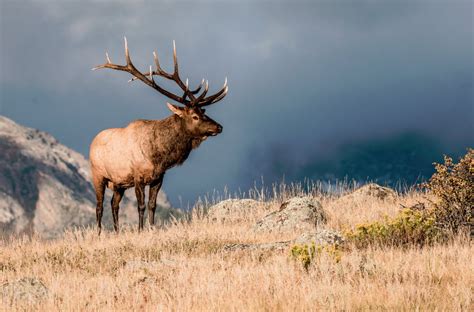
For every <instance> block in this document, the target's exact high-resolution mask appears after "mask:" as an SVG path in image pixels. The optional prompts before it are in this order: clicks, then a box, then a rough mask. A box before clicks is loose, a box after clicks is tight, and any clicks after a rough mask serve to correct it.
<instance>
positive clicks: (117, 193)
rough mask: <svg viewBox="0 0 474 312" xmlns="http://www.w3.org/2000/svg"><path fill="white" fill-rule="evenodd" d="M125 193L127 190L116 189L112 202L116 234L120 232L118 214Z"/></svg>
mask: <svg viewBox="0 0 474 312" xmlns="http://www.w3.org/2000/svg"><path fill="white" fill-rule="evenodd" d="M124 192H125V189H123V188H114V195H113V196H112V200H111V205H112V217H113V218H114V230H115V232H116V233H118V231H119V223H118V219H119V217H118V214H119V207H120V201H121V200H122V197H123V193H124Z"/></svg>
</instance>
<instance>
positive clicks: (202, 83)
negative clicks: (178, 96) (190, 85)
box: [190, 78, 204, 94]
mask: <svg viewBox="0 0 474 312" xmlns="http://www.w3.org/2000/svg"><path fill="white" fill-rule="evenodd" d="M203 85H204V78H202V80H201V83H200V84H199V86H198V87H197V88H196V89H195V90H192V91H190V92H191V93H192V94H197V93H198V92H199V91H201V88H202V86H203Z"/></svg>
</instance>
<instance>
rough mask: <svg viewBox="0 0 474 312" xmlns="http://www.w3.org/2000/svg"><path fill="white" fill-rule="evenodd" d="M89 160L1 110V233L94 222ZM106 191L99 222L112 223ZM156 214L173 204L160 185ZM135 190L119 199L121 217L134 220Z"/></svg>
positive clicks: (52, 230)
mask: <svg viewBox="0 0 474 312" xmlns="http://www.w3.org/2000/svg"><path fill="white" fill-rule="evenodd" d="M90 181H91V173H90V168H89V162H88V161H87V160H86V159H85V158H84V157H83V156H82V155H81V154H79V153H77V152H75V151H73V150H72V149H69V148H68V147H66V146H64V145H62V144H60V143H59V142H58V141H57V140H56V139H55V138H54V137H53V136H51V135H49V134H47V133H45V132H42V131H39V130H36V129H31V128H27V127H23V126H21V125H18V124H17V123H15V122H14V121H12V120H10V119H8V118H6V117H3V116H0V234H2V235H9V234H21V233H27V234H32V233H35V234H39V235H40V236H41V237H45V238H52V237H55V236H57V235H58V234H60V233H61V232H62V231H64V229H66V228H70V227H74V226H87V225H91V224H95V193H94V189H93V187H92V184H91V182H90ZM110 193H111V192H110V191H107V192H106V194H107V195H106V199H105V208H104V218H103V223H104V225H105V226H110V225H111V223H112V221H111V212H110V204H109V202H110V196H111V194H110ZM157 203H158V208H157V210H158V211H157V214H158V215H159V216H162V215H163V211H167V212H172V211H175V212H176V213H179V212H178V211H176V210H174V209H172V208H171V205H170V203H169V201H168V200H167V198H166V194H165V193H164V192H163V191H160V193H159V196H158V202H157ZM137 219H138V215H137V209H136V201H135V198H134V192H133V190H128V191H127V192H126V194H125V196H124V199H123V200H122V203H121V205H120V223H121V224H125V223H135V222H137Z"/></svg>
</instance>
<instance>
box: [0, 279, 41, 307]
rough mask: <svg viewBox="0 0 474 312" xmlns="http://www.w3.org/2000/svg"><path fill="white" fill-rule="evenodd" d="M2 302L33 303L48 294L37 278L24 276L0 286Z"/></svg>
mask: <svg viewBox="0 0 474 312" xmlns="http://www.w3.org/2000/svg"><path fill="white" fill-rule="evenodd" d="M0 293H1V295H2V297H3V301H4V302H12V301H13V302H18V301H20V302H24V303H27V304H35V303H37V302H39V301H41V300H42V299H44V298H46V296H47V295H48V289H47V288H46V286H45V285H44V284H43V282H41V281H40V280H39V279H37V278H34V277H24V278H21V279H19V280H17V281H14V282H9V283H5V284H3V285H1V286H0Z"/></svg>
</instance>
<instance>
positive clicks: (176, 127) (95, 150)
mask: <svg viewBox="0 0 474 312" xmlns="http://www.w3.org/2000/svg"><path fill="white" fill-rule="evenodd" d="M124 41H125V60H126V65H116V64H113V63H112V62H111V60H110V58H109V55H108V53H106V60H107V61H106V63H105V64H102V65H99V66H96V67H94V68H93V69H92V70H96V69H101V68H109V69H113V70H119V71H124V72H128V73H130V74H131V75H132V78H131V79H130V80H129V82H131V81H134V80H140V81H142V82H144V83H145V84H146V85H148V86H150V87H152V88H153V89H155V90H156V91H158V92H159V93H161V94H163V95H165V96H166V97H168V98H170V99H172V100H174V101H176V102H178V103H180V104H182V105H183V106H177V105H173V104H171V103H167V106H168V108H169V109H170V110H171V112H172V113H173V114H172V115H170V116H169V117H167V118H165V119H162V120H144V119H140V120H135V121H132V122H131V123H130V124H129V125H128V126H126V127H125V128H113V129H106V130H103V131H102V132H100V133H99V134H98V135H97V136H96V137H95V138H94V139H93V141H92V143H91V146H90V155H89V158H90V163H91V169H92V181H93V185H94V188H95V192H96V199H97V206H96V218H97V227H98V232H99V235H100V233H101V229H102V224H101V220H102V212H103V201H104V193H105V189H106V188H109V189H111V190H112V191H113V196H112V200H111V206H112V216H113V222H114V229H115V231H116V232H118V231H119V222H118V212H119V204H120V201H121V199H122V197H123V194H124V192H125V190H126V189H128V188H131V187H135V195H136V197H137V203H138V230H139V231H141V230H143V223H144V214H145V208H146V207H145V187H146V186H147V185H149V198H148V220H149V224H150V226H153V225H154V223H155V210H156V198H157V195H158V192H159V190H160V188H161V185H162V184H163V177H164V175H165V172H166V171H167V170H168V169H170V168H172V167H174V166H177V165H181V164H182V163H183V162H184V161H185V160H186V159H187V158H188V156H189V153H190V152H191V150H193V149H195V148H197V147H198V146H199V145H200V144H201V143H202V142H203V141H204V140H206V139H207V137H208V136H216V135H218V134H219V133H221V132H222V126H221V125H220V124H218V123H217V122H216V121H214V120H212V119H211V118H210V117H209V116H207V115H206V114H205V109H204V107H205V106H209V105H211V104H214V103H217V102H218V101H220V100H222V99H223V98H224V97H225V96H226V94H227V91H228V87H227V78H226V79H225V82H224V86H223V87H222V88H221V89H220V90H219V91H218V92H217V93H215V94H213V95H210V96H206V95H207V92H208V90H209V83H208V81H206V82H204V79H203V80H202V81H201V83H200V84H199V86H198V87H197V88H196V89H195V90H191V89H189V85H188V79H186V82H183V81H182V80H181V78H180V75H179V70H178V59H177V57H176V45H175V42H174V41H173V61H174V72H173V73H168V72H166V71H164V70H163V69H162V68H161V67H160V63H159V61H158V56H157V54H156V52H153V56H154V63H155V69H154V70H153V69H152V66H150V69H149V71H148V72H144V73H142V72H140V71H139V70H137V68H136V67H135V66H134V65H133V63H132V60H131V58H130V53H129V50H128V44H127V39H126V38H124ZM153 76H159V77H162V78H165V79H168V80H171V81H173V82H175V83H176V84H177V85H178V86H179V88H180V89H181V90H182V92H183V94H182V96H179V95H176V94H174V93H172V92H170V91H167V90H165V89H164V88H162V87H160V86H159V85H158V84H157V83H156V82H155V80H154V78H153ZM203 87H204V89H203V91H202V92H201V93H200V91H201V89H202V88H203Z"/></svg>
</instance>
